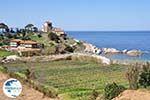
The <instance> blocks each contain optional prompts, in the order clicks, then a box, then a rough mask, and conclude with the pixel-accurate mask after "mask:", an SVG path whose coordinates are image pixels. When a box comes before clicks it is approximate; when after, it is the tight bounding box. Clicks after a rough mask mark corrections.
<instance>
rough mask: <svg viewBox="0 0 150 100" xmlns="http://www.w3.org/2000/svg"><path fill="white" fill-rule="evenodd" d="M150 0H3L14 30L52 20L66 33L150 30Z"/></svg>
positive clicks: (4, 18) (3, 13)
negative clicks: (72, 31)
mask: <svg viewBox="0 0 150 100" xmlns="http://www.w3.org/2000/svg"><path fill="white" fill-rule="evenodd" d="M149 5H150V0H0V8H1V9H0V22H4V23H6V24H8V25H9V26H10V27H14V26H15V27H24V26H25V25H26V24H28V23H33V24H35V25H36V26H38V27H41V25H42V23H43V22H44V21H46V20H50V21H52V22H53V23H54V26H59V27H62V28H64V29H65V30H96V31H98V30H100V31H103V30H109V31H111V30H150V6H149Z"/></svg>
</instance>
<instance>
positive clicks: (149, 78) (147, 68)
mask: <svg viewBox="0 0 150 100" xmlns="http://www.w3.org/2000/svg"><path fill="white" fill-rule="evenodd" d="M138 83H139V85H140V86H143V87H144V88H146V87H147V86H150V64H149V63H148V62H147V63H146V64H145V65H143V66H142V71H141V73H140V74H139V80H138Z"/></svg>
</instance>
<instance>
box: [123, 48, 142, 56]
mask: <svg viewBox="0 0 150 100" xmlns="http://www.w3.org/2000/svg"><path fill="white" fill-rule="evenodd" d="M126 54H127V55H129V56H140V55H141V54H142V52H141V51H140V50H135V49H133V50H129V51H127V53H126Z"/></svg>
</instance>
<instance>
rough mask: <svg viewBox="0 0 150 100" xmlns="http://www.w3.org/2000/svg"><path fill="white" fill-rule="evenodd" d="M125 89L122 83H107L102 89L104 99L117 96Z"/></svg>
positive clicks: (107, 99) (108, 99)
mask: <svg viewBox="0 0 150 100" xmlns="http://www.w3.org/2000/svg"><path fill="white" fill-rule="evenodd" d="M124 90H125V87H124V86H122V85H117V84H116V83H114V82H113V83H112V84H107V85H106V87H105V89H104V98H105V100H111V99H113V98H115V97H116V96H118V95H119V94H120V93H121V92H123V91H124Z"/></svg>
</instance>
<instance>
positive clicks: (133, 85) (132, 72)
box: [126, 63, 140, 89]
mask: <svg viewBox="0 0 150 100" xmlns="http://www.w3.org/2000/svg"><path fill="white" fill-rule="evenodd" d="M139 69H140V65H139V64H137V63H136V64H135V65H131V66H130V67H129V68H128V71H127V73H126V77H127V79H128V81H129V88H130V89H138V77H139Z"/></svg>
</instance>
